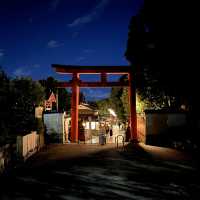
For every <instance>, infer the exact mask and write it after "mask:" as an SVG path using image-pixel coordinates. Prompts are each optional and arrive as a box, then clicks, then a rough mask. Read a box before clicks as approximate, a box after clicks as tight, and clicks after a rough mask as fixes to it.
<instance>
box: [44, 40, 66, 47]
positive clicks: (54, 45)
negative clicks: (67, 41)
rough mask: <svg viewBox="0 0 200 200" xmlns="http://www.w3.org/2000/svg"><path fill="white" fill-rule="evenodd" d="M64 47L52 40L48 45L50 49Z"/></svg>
mask: <svg viewBox="0 0 200 200" xmlns="http://www.w3.org/2000/svg"><path fill="white" fill-rule="evenodd" d="M63 45H64V44H63V43H60V42H58V41H56V40H50V41H49V42H48V43H47V46H48V48H57V47H61V46H63Z"/></svg>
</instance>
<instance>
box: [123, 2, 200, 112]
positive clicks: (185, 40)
mask: <svg viewBox="0 0 200 200" xmlns="http://www.w3.org/2000/svg"><path fill="white" fill-rule="evenodd" d="M192 6H193V4H190V5H189V4H188V3H185V2H181V3H179V2H174V1H172V0H164V1H159V0H151V1H149V0H145V1H144V6H143V8H142V9H141V11H140V12H139V14H138V15H136V16H133V17H132V20H131V22H130V26H129V37H128V42H127V50H126V53H125V55H126V58H127V59H128V60H129V61H130V63H131V64H132V65H133V68H134V70H135V72H136V78H137V89H138V93H139V94H140V95H141V96H142V98H143V99H146V100H148V102H149V103H150V105H151V106H152V107H153V108H157V107H158V108H176V109H180V108H181V105H182V104H184V105H185V106H186V107H187V109H192V107H193V110H194V107H195V109H196V110H197V109H198V107H199V106H197V102H198V100H197V99H198V97H197V96H198V95H197V91H196V89H195V85H197V83H198V82H199V78H198V73H197V67H196V64H194V63H195V62H194V61H197V57H196V53H195V46H196V44H197V40H198V37H196V34H195V33H196V32H197V28H196V18H195V17H194V15H192V14H191V13H190V11H192V9H193V8H192ZM186 10H187V11H188V13H187V12H185V11H186ZM194 14H195V11H194ZM197 63H199V61H198V62H197Z"/></svg>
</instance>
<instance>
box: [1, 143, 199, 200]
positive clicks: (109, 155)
mask: <svg viewBox="0 0 200 200" xmlns="http://www.w3.org/2000/svg"><path fill="white" fill-rule="evenodd" d="M145 147H146V148H145ZM153 148H154V147H152V146H142V148H141V146H137V147H134V148H133V147H132V146H131V145H128V146H127V147H126V151H125V152H124V151H122V150H116V148H115V146H114V145H112V144H109V145H105V146H99V145H84V144H79V145H78V144H66V145H52V146H50V147H49V149H48V150H46V151H42V152H40V153H38V154H36V155H35V156H33V157H32V158H30V159H29V160H28V161H27V162H26V165H23V166H21V167H18V168H16V169H15V170H14V171H13V172H12V173H9V175H5V176H3V177H1V178H0V179H1V180H0V183H1V188H0V199H2V200H9V199H18V200H25V199H26V200H29V199H42V200H46V199H52V200H66V199H70V200H71V199H72V200H79V199H91V200H92V199H97V200H100V199H101V200H102V199H114V200H115V199H117V200H118V199H120V200H126V199H127V200H129V199H142V200H144V199H159V200H161V199H170V200H172V199H176V200H177V199H181V200H183V199H199V196H200V195H199V194H198V192H199V190H200V184H199V183H200V179H199V178H200V176H199V172H198V168H197V165H196V163H195V162H192V160H190V158H189V157H187V156H186V157H181V156H179V157H177V156H174V151H173V152H170V151H169V152H168V153H167V154H168V157H167V159H165V156H166V155H163V154H162V153H161V156H158V155H159V153H158V152H159V149H157V153H156V154H154V153H153V152H154V151H153ZM165 150H166V149H165ZM162 151H164V149H163V148H161V149H160V152H162ZM170 153H171V157H170ZM179 155H181V154H179ZM175 157H176V158H177V159H175ZM171 158H172V159H171ZM196 195H198V196H196Z"/></svg>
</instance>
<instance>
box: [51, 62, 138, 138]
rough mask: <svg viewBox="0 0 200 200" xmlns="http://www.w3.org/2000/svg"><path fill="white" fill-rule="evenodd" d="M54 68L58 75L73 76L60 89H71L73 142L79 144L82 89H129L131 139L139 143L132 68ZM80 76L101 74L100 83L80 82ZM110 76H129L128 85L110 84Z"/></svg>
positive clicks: (69, 66)
mask: <svg viewBox="0 0 200 200" xmlns="http://www.w3.org/2000/svg"><path fill="white" fill-rule="evenodd" d="M52 67H53V68H54V69H55V71H56V72H57V73H62V74H72V80H71V81H69V82H60V83H58V84H57V87H58V88H65V87H71V88H72V99H71V138H72V142H78V104H79V88H80V87H128V88H129V103H130V111H131V113H130V117H131V118H130V128H131V139H132V140H134V141H138V134H137V115H136V87H135V81H133V78H134V72H133V69H132V68H131V66H77V65H58V64H53V65H52ZM80 74H100V75H101V80H100V81H99V82H88V81H87V82H83V81H81V80H80V78H79V75H80ZM108 74H128V80H129V81H128V83H124V82H120V81H117V82H108V81H107V75H108Z"/></svg>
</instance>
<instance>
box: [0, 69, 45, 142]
mask: <svg viewBox="0 0 200 200" xmlns="http://www.w3.org/2000/svg"><path fill="white" fill-rule="evenodd" d="M44 95H45V94H44V88H43V87H42V86H41V84H40V83H39V82H38V81H33V80H32V79H31V78H24V77H21V78H15V79H9V78H8V77H7V75H6V74H5V72H4V71H3V70H0V128H1V137H0V139H1V140H4V139H6V138H10V137H11V136H12V135H16V134H25V133H27V132H29V131H31V130H33V129H34V126H35V107H36V106H38V105H41V104H43V100H44Z"/></svg>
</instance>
